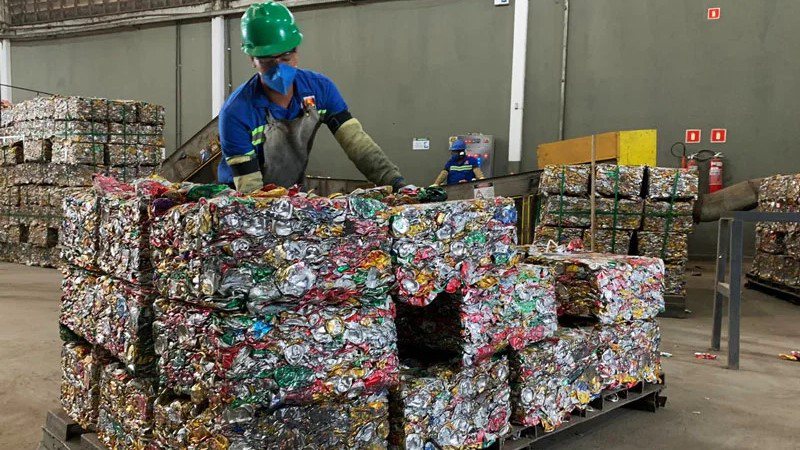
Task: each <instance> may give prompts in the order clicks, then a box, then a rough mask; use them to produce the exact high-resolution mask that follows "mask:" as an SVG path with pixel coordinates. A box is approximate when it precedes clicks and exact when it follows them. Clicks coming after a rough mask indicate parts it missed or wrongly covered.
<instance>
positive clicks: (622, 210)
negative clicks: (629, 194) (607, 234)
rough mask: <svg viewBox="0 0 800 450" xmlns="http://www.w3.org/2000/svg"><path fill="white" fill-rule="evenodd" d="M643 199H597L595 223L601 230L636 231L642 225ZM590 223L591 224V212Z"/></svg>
mask: <svg viewBox="0 0 800 450" xmlns="http://www.w3.org/2000/svg"><path fill="white" fill-rule="evenodd" d="M643 208H644V202H643V201H642V200H641V199H636V200H629V199H611V198H598V199H595V223H596V225H597V228H600V229H616V230H636V229H638V228H639V226H640V225H641V223H642V212H643ZM587 214H589V215H590V217H589V222H590V224H591V212H587Z"/></svg>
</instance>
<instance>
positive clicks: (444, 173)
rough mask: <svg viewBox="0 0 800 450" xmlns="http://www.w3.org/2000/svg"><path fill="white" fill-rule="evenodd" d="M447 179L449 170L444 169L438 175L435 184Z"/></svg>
mask: <svg viewBox="0 0 800 450" xmlns="http://www.w3.org/2000/svg"><path fill="white" fill-rule="evenodd" d="M446 179H447V171H446V170H443V171H441V172H439V175H438V176H437V177H436V180H435V181H434V182H433V185H434V186H439V185H440V184H442V183H444V180H446Z"/></svg>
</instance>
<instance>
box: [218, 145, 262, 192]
mask: <svg viewBox="0 0 800 450" xmlns="http://www.w3.org/2000/svg"><path fill="white" fill-rule="evenodd" d="M225 161H226V162H227V163H228V165H229V166H230V167H231V171H232V172H233V184H234V185H235V186H236V190H237V191H239V192H243V193H245V194H249V193H250V192H253V191H255V190H258V189H261V188H262V187H263V186H264V182H263V180H262V177H261V167H260V165H259V163H258V159H257V158H256V157H255V155H254V154H248V155H239V156H231V157H228V158H225Z"/></svg>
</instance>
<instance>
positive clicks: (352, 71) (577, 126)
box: [12, 0, 800, 255]
mask: <svg viewBox="0 0 800 450" xmlns="http://www.w3.org/2000/svg"><path fill="white" fill-rule="evenodd" d="M512 3H513V2H512ZM570 6H571V18H570V39H569V57H568V74H567V108H566V110H567V113H566V122H565V135H566V137H567V138H569V137H576V136H582V135H586V134H591V133H599V132H604V131H609V130H618V129H636V128H657V129H658V130H659V143H658V144H659V163H660V164H662V165H675V164H677V160H675V159H674V158H672V157H671V156H670V155H669V146H670V145H671V144H672V143H673V142H675V141H677V140H681V139H682V137H683V130H684V129H686V128H694V127H697V128H701V129H703V130H704V131H705V136H704V140H705V142H706V143H704V144H702V145H696V146H690V150H691V151H696V150H699V149H701V148H712V149H714V150H721V151H724V152H725V154H726V157H727V160H726V182H728V183H733V182H736V181H740V180H743V179H747V178H752V177H759V176H765V175H770V174H774V173H776V172H798V171H800V158H797V157H794V158H793V156H794V155H795V153H794V151H793V150H794V149H793V144H794V143H795V142H798V141H800V127H798V126H797V117H798V111H797V108H798V106H797V105H800V84H799V83H797V81H796V74H797V73H800V58H798V57H797V54H798V53H797V52H798V50H797V49H798V48H800V33H798V32H797V31H796V30H794V29H793V26H794V23H795V22H796V18H797V17H800V2H797V1H796V0H763V1H759V2H743V1H741V0H738V1H734V0H716V1H714V2H711V1H706V0H572V1H571V2H570ZM709 6H721V7H722V19H721V20H719V21H715V22H709V21H707V20H706V19H705V11H706V8H707V7H709ZM562 8H563V0H531V7H530V28H529V34H528V62H527V79H526V103H525V116H524V134H523V161H522V167H523V168H525V169H532V168H534V167H535V164H536V163H535V161H536V146H537V145H538V144H540V143H542V142H549V141H553V140H555V139H557V137H558V109H559V108H558V106H559V76H560V64H561V31H562V29H561V20H562V12H563V9H562ZM513 14H514V9H513V6H511V7H494V6H493V5H492V1H491V0H403V1H388V2H374V3H366V4H359V5H358V6H338V7H332V8H321V9H304V10H299V11H296V16H297V20H298V22H299V24H300V26H301V27H302V29H303V32H304V34H305V37H306V40H305V42H304V44H303V46H302V47H301V49H300V58H301V59H300V61H301V65H302V66H304V67H307V68H311V69H314V70H317V71H320V72H323V73H325V74H327V75H329V76H330V77H331V78H333V79H334V81H335V82H336V83H337V84H338V86H339V89H340V90H341V91H342V94H343V95H344V97H345V99H346V100H347V102H348V104H349V105H350V109H351V111H352V112H353V113H354V115H355V116H356V117H358V118H359V119H360V120H361V121H362V123H363V124H364V126H365V128H366V129H367V131H368V132H369V133H370V134H372V135H373V137H374V138H375V139H376V141H378V143H379V144H381V145H382V146H383V148H384V149H385V151H386V152H387V153H388V154H389V156H390V157H391V158H392V159H393V160H395V161H396V162H397V164H398V165H399V166H400V168H401V169H402V171H403V172H404V173H405V174H406V176H407V178H408V179H409V180H410V181H412V182H414V183H417V184H425V183H429V182H430V181H431V180H432V178H433V177H434V176H435V175H436V173H437V172H438V171H439V170H440V168H441V165H442V164H443V163H444V160H445V159H446V158H447V156H448V155H447V153H446V151H445V150H444V149H445V146H446V145H447V137H448V136H450V135H451V134H453V133H457V132H465V131H480V132H483V133H487V134H493V135H495V136H496V138H497V145H498V148H497V155H496V161H497V162H499V164H497V165H496V166H495V167H496V170H497V172H498V173H503V171H504V170H505V168H506V165H505V160H506V158H507V145H508V144H507V142H508V103H509V99H508V97H509V93H510V66H511V43H512V24H513ZM228 24H229V40H230V47H231V53H230V55H231V58H230V59H231V66H230V68H229V70H228V72H229V76H230V82H231V84H232V85H233V87H234V88H235V87H236V86H237V85H238V84H239V83H241V82H242V81H244V80H245V79H246V78H248V77H249V76H250V75H251V74H252V73H253V70H252V68H251V67H250V66H249V64H248V61H247V59H246V58H245V57H244V56H243V55H242V54H241V52H240V51H239V45H240V41H239V31H238V26H239V22H238V20H237V19H235V18H234V19H230V20H229V21H228ZM176 35H177V33H176V27H175V26H174V25H173V26H163V27H157V28H146V29H142V30H137V31H126V32H123V33H114V34H106V35H101V36H92V37H84V38H72V39H59V40H57V41H48V42H37V43H14V44H13V45H12V70H13V74H12V75H13V79H14V82H15V83H16V84H20V85H23V86H28V87H33V88H38V89H42V90H49V91H54V92H59V93H65V94H80V95H96V96H108V97H118V98H119V97H125V98H138V99H143V100H148V101H154V102H158V103H161V104H164V105H166V106H167V108H168V111H169V114H168V123H167V135H168V139H169V143H170V146H174V143H175V141H176V137H175V135H176V131H177V128H178V124H180V129H181V134H182V140H185V139H187V138H188V137H189V136H191V134H193V133H194V132H195V131H196V130H198V129H199V128H200V127H201V126H202V125H203V124H204V123H205V122H206V121H207V119H208V118H209V115H210V102H211V100H210V96H209V86H210V25H209V24H208V22H205V23H192V24H183V25H180V44H181V45H180V48H181V58H180V61H181V64H180V66H179V67H178V66H177V65H176V64H177V58H176V54H175V53H176V44H177V41H176ZM178 68H179V69H180V74H181V78H180V79H181V82H180V87H181V98H182V101H181V108H180V114H178V112H177V109H176V107H177V105H176V100H175V97H176V95H175V87H176V76H175V72H176V70H178ZM15 95H16V98H17V99H19V98H23V95H22V94H21V93H19V92H15ZM712 127H726V128H728V130H729V136H728V143H727V144H723V145H719V144H716V145H711V144H708V143H707V139H708V136H707V134H708V130H709V129H710V128H712ZM414 137H428V138H430V139H431V140H432V144H433V149H432V150H430V151H428V152H414V151H412V150H411V140H412V138H414ZM309 173H312V174H325V175H329V176H334V177H360V176H359V174H358V173H357V171H356V170H355V169H354V168H353V167H352V165H351V164H350V163H349V162H348V161H347V159H346V157H345V156H344V153H343V152H342V151H341V150H340V149H339V148H338V146H337V145H336V143H335V142H334V141H333V139H332V138H331V136H330V133H329V132H328V131H327V130H324V129H323V130H321V131H320V135H319V139H318V141H317V145H316V147H315V149H314V154H313V155H312V161H311V164H310V167H309ZM713 233H714V229H713V226H709V225H702V226H700V227H699V228H698V230H697V232H696V233H695V234H694V236H693V241H692V246H691V248H692V251H693V253H694V254H696V255H697V254H709V253H712V252H713V248H714V246H713V242H714V237H713ZM751 248H752V247H751V246H748V247H747V249H748V250H749V249H751Z"/></svg>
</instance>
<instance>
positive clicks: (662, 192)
mask: <svg viewBox="0 0 800 450" xmlns="http://www.w3.org/2000/svg"><path fill="white" fill-rule="evenodd" d="M647 184H648V187H647V200H646V201H645V207H644V208H645V210H644V221H643V226H642V231H640V232H639V233H637V238H638V239H637V246H638V252H637V254H638V255H642V256H651V257H655V258H661V259H663V260H664V264H665V269H666V272H665V276H664V280H665V291H664V292H665V293H666V294H667V295H681V296H683V295H686V263H687V261H688V259H689V233H691V231H692V227H693V222H692V210H693V209H694V202H695V200H696V199H697V189H698V180H697V169H696V168H692V169H675V168H665V167H650V168H648V179H647Z"/></svg>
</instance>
